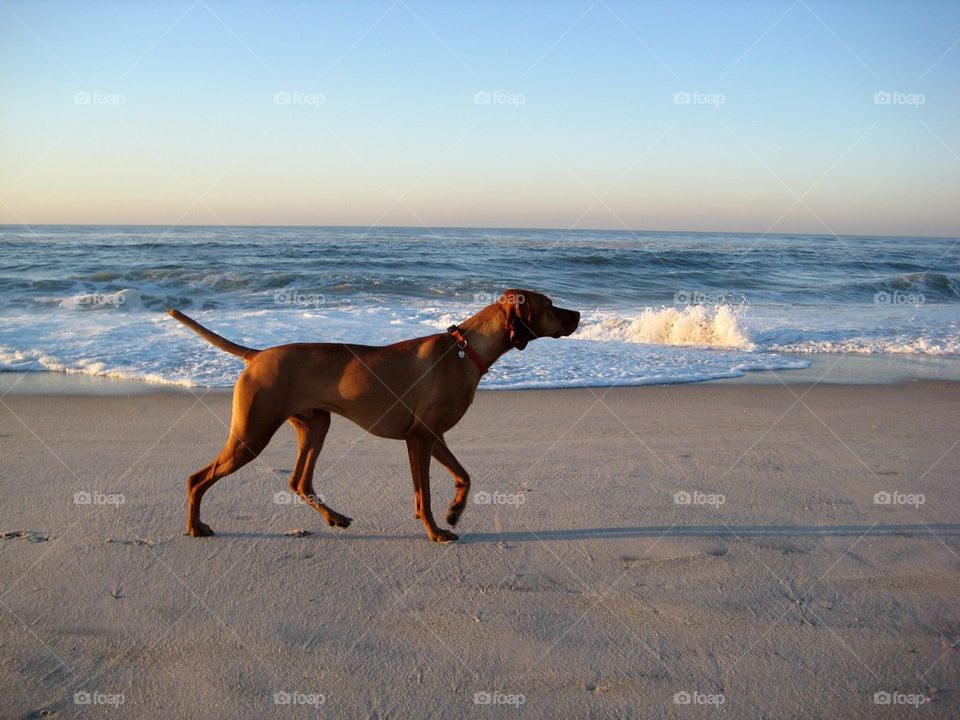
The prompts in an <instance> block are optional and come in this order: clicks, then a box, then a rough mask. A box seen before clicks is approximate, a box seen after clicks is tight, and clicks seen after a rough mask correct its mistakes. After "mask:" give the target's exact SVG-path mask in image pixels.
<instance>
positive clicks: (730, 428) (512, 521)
mask: <svg viewBox="0 0 960 720" xmlns="http://www.w3.org/2000/svg"><path fill="white" fill-rule="evenodd" d="M779 377H781V378H789V374H782V375H780V376H779ZM785 383H787V380H786V379H784V380H782V381H777V382H772V383H768V384H734V383H726V384H725V383H714V384H692V385H673V386H665V387H664V386H651V387H637V388H624V387H605V388H579V389H553V390H515V391H489V392H480V393H478V395H477V398H476V401H475V403H474V406H473V407H472V408H471V409H470V411H469V412H468V413H467V415H466V417H465V418H464V420H463V421H461V423H460V424H459V425H458V426H457V427H456V428H454V430H452V431H451V432H450V433H448V434H447V441H448V443H449V445H450V447H451V449H452V450H453V451H454V452H455V453H456V454H457V456H458V457H459V459H460V460H461V461H462V462H463V464H464V465H465V466H466V467H467V468H468V470H469V471H470V473H471V475H472V479H473V486H472V490H471V501H470V503H469V504H468V506H467V509H466V511H465V512H464V515H463V517H462V519H461V521H460V524H459V525H458V527H457V532H458V533H459V534H460V541H459V542H457V543H455V544H452V545H445V546H439V545H435V544H432V543H430V542H428V541H427V539H426V536H425V534H424V532H423V529H422V526H421V525H420V523H419V521H418V520H415V519H414V517H413V499H412V487H411V481H410V476H409V470H408V466H407V459H406V453H405V450H404V447H403V445H402V444H400V443H397V442H391V441H386V440H381V439H378V438H374V437H372V436H370V435H367V434H365V433H364V432H363V431H361V430H360V429H358V428H357V427H355V426H353V425H352V424H350V423H349V422H348V421H346V420H344V419H342V418H335V419H334V423H333V427H332V429H331V431H330V434H329V436H328V439H327V442H326V445H325V447H324V450H323V453H322V455H321V456H320V460H319V462H318V466H317V472H316V476H315V487H316V491H317V492H318V493H319V494H321V495H322V496H323V497H324V500H325V501H326V502H327V503H328V504H329V505H330V506H331V507H333V508H334V509H336V510H338V511H340V512H342V513H345V514H346V515H349V516H351V517H352V518H354V522H353V524H352V525H351V526H350V527H349V528H348V529H346V530H336V529H333V528H328V527H326V525H324V524H323V522H322V519H321V517H320V516H319V515H318V514H317V513H316V512H314V511H313V510H312V509H310V508H309V507H307V506H305V505H303V504H300V503H297V502H294V501H291V497H290V496H289V494H287V492H286V491H287V483H286V476H287V475H288V474H289V472H290V470H291V467H292V462H293V459H294V456H295V442H294V435H293V432H292V431H290V429H289V428H283V429H281V431H280V432H279V433H278V434H277V435H276V437H275V438H274V440H273V442H272V443H271V445H270V446H269V447H268V448H267V450H266V451H264V453H263V454H262V455H261V456H260V458H259V459H258V460H257V461H255V462H253V463H251V464H250V465H248V466H247V467H245V468H243V469H242V470H241V471H239V472H238V473H237V474H235V475H233V476H230V477H228V478H226V479H224V480H221V481H220V482H219V483H218V484H217V485H216V486H215V487H214V488H213V489H212V490H211V491H210V492H209V493H208V494H207V496H206V498H205V500H204V504H203V519H204V521H205V522H207V523H208V524H210V526H211V527H212V528H213V529H214V530H215V531H216V533H217V535H216V536H215V537H212V538H203V539H193V538H189V537H185V536H184V535H183V534H182V533H183V528H184V514H185V485H184V480H185V478H186V477H187V475H188V474H189V473H191V472H193V471H195V470H196V469H198V468H200V467H201V466H203V465H204V464H206V463H207V462H209V461H210V459H211V458H212V457H213V456H214V455H215V454H216V452H217V451H218V450H219V449H220V447H221V445H222V443H223V440H224V439H225V437H226V432H227V424H228V422H229V417H230V396H229V394H228V393H224V392H217V391H208V390H204V389H197V388H193V389H190V390H183V391H177V392H170V391H168V392H149V393H142V394H136V395H128V396H125V395H114V396H103V395H99V396H98V395H83V394H63V393H58V394H51V393H45V394H18V393H17V392H16V391H14V392H8V393H7V394H5V395H4V396H3V398H2V400H0V488H2V494H3V501H2V503H0V533H2V534H3V539H2V540H0V553H2V562H0V618H2V628H3V630H2V645H0V657H2V664H0V716H2V717H4V718H6V717H11V718H26V717H43V716H46V717H50V716H53V717H100V716H108V717H137V718H173V717H177V718H179V717H205V718H260V717H264V716H267V715H273V714H277V715H281V716H284V715H286V716H290V717H308V716H310V717H316V716H321V717H327V716H329V717H369V718H385V717H397V718H408V717H409V718H414V717H416V718H426V717H500V716H509V715H511V714H513V713H516V712H520V713H522V714H523V715H524V716H526V717H545V718H553V717H598V718H599V717H644V718H661V717H662V718H685V717H695V716H706V715H708V714H712V713H714V712H720V713H724V714H725V715H726V716H728V717H757V718H762V717H771V718H774V717H776V718H816V717H825V718H826V717H837V718H839V717H843V718H877V717H913V716H917V717H921V716H922V717H936V718H952V717H956V716H957V714H958V712H960V694H958V690H960V662H958V644H960V615H958V604H957V598H958V597H960V572H958V569H960V567H958V554H960V519H958V516H957V508H958V507H960V487H958V485H957V482H956V479H957V477H958V474H960V450H958V449H957V443H958V440H960V437H958V436H960V431H958V430H957V428H958V427H960V402H958V401H960V384H956V383H951V382H941V381H932V380H931V381H926V380H925V381H914V382H901V383H895V384H887V385H871V384H847V385H844V384H826V383H819V384H816V383H814V382H810V381H804V382H789V383H787V384H785ZM9 385H10V383H8V384H7V386H6V388H5V390H4V391H3V392H6V391H7V390H9V389H10V388H9ZM432 480H433V482H432V487H433V506H434V511H435V514H436V515H437V517H438V520H439V519H441V518H442V517H443V515H444V514H445V513H444V511H445V508H446V505H447V504H449V502H450V500H451V498H452V495H453V484H452V481H451V480H450V478H449V476H448V475H447V474H446V473H445V472H444V471H443V469H442V468H440V467H439V466H438V465H437V464H436V463H434V466H433V474H432ZM44 712H46V713H50V714H47V715H43V714H42V713H44ZM51 714H52V715H51Z"/></svg>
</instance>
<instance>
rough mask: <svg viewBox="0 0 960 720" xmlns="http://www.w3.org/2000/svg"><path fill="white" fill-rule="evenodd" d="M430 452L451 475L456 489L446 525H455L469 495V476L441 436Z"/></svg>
mask: <svg viewBox="0 0 960 720" xmlns="http://www.w3.org/2000/svg"><path fill="white" fill-rule="evenodd" d="M432 452H433V457H434V458H436V460H437V462H439V463H440V464H441V465H443V466H444V467H445V468H446V469H447V470H449V471H450V474H451V475H453V484H454V486H455V487H456V489H457V494H456V495H455V496H454V498H453V502H452V503H450V508H449V509H448V510H447V523H449V524H450V525H456V524H457V521H458V520H459V519H460V513H462V512H463V508H464V507H465V506H466V504H467V495H468V494H469V493H470V475H469V474H468V473H467V471H466V470H465V469H464V467H463V465H461V464H460V461H459V460H457V458H455V457H454V455H453V453H452V452H450V448H449V447H447V441H446V440H445V439H444V437H443V435H441V436H440V438H439V440H437V442H435V443H434V444H433V451H432Z"/></svg>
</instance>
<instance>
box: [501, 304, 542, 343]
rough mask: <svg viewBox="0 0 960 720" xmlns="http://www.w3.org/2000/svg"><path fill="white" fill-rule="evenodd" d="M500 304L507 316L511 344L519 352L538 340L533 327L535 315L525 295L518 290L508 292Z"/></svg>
mask: <svg viewBox="0 0 960 720" xmlns="http://www.w3.org/2000/svg"><path fill="white" fill-rule="evenodd" d="M500 303H501V306H502V307H503V308H504V310H505V311H506V314H507V332H508V333H509V339H510V344H511V345H513V347H515V348H516V349H517V350H523V349H524V348H525V347H526V346H527V343H529V342H530V341H531V340H536V338H537V334H536V333H535V332H534V331H533V328H532V327H531V322H532V318H533V313H532V311H531V309H530V304H529V303H528V302H527V298H526V297H525V296H524V294H523V293H521V292H518V291H516V290H507V291H506V292H505V293H504V294H503V295H502V296H501V297H500Z"/></svg>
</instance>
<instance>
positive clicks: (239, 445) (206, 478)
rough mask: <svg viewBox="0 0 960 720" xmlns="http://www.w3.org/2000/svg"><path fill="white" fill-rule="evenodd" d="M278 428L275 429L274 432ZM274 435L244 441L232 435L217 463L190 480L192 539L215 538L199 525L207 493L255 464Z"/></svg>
mask: <svg viewBox="0 0 960 720" xmlns="http://www.w3.org/2000/svg"><path fill="white" fill-rule="evenodd" d="M275 430H276V428H274V431H275ZM272 436H273V432H271V433H270V434H269V435H267V436H266V437H256V438H250V437H248V438H246V439H244V438H242V437H240V436H237V435H234V434H233V431H232V430H231V431H230V438H229V439H228V440H227V444H226V445H224V447H223V450H221V451H220V454H219V455H218V456H217V459H216V460H214V461H213V462H212V463H210V464H209V465H207V466H206V467H204V468H202V469H200V470H198V471H197V472H195V473H194V474H193V475H191V476H190V477H189V478H187V502H188V510H187V533H189V534H190V535H192V536H193V537H205V536H207V535H213V530H211V529H210V526H209V525H207V524H206V523H204V522H201V521H200V501H201V500H202V499H203V496H204V493H206V492H207V490H209V489H210V488H211V487H213V485H214V484H215V483H216V482H217V480H219V479H220V478H222V477H225V476H227V475H229V474H230V473H232V472H236V471H237V470H239V469H240V468H242V467H243V466H244V465H246V464H247V463H248V462H250V461H251V460H253V459H254V458H255V457H257V455H259V454H260V453H261V451H262V450H263V449H264V448H265V447H266V446H267V443H268V442H270V438H271V437H272Z"/></svg>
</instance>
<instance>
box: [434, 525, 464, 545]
mask: <svg viewBox="0 0 960 720" xmlns="http://www.w3.org/2000/svg"><path fill="white" fill-rule="evenodd" d="M430 539H431V540H433V542H435V543H451V542H456V541H457V540H459V539H460V537H459V536H458V535H455V534H454V533H452V532H450V531H449V530H443V529H442V528H437V530H436V532H434V533H433V535H431V536H430Z"/></svg>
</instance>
